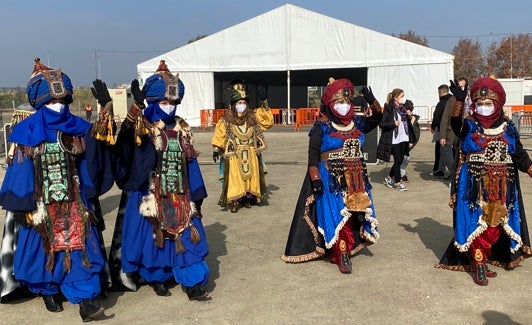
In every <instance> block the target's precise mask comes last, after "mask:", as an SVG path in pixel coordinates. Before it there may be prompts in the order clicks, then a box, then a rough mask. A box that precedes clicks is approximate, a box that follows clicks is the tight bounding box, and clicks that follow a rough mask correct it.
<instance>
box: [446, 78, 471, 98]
mask: <svg viewBox="0 0 532 325" xmlns="http://www.w3.org/2000/svg"><path fill="white" fill-rule="evenodd" d="M449 83H450V85H449V90H450V91H451V92H452V93H453V96H454V97H455V98H456V100H457V101H459V102H464V101H465V100H466V98H467V84H465V87H464V89H462V87H460V85H458V81H456V80H455V81H452V80H449Z"/></svg>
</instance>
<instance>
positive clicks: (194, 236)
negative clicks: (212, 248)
mask: <svg viewBox="0 0 532 325" xmlns="http://www.w3.org/2000/svg"><path fill="white" fill-rule="evenodd" d="M189 228H190V240H191V241H192V244H194V245H196V244H197V243H199V242H200V240H201V236H200V234H199V231H198V229H197V228H196V226H194V224H193V223H191V224H190V227H189Z"/></svg>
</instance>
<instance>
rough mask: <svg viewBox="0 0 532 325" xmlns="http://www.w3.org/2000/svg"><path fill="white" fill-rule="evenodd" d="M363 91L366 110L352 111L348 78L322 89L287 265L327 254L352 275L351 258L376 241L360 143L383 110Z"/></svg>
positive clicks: (377, 233) (352, 90)
mask: <svg viewBox="0 0 532 325" xmlns="http://www.w3.org/2000/svg"><path fill="white" fill-rule="evenodd" d="M362 94H363V97H364V98H365V100H366V102H367V103H369V104H370V109H368V110H366V111H365V114H356V113H355V110H354V106H353V98H354V87H353V84H352V83H351V81H349V80H347V79H338V80H334V79H332V78H331V80H330V82H329V84H328V85H327V87H326V89H325V92H324V93H323V96H322V99H321V101H322V107H323V115H324V118H323V119H322V120H319V121H317V122H316V123H315V124H314V126H313V127H312V129H311V130H310V132H309V149H308V172H307V173H306V175H305V178H304V182H303V185H302V188H301V192H300V195H299V198H298V201H297V204H296V209H295V212H294V217H293V219H292V225H291V227H290V231H289V235H288V240H287V244H286V249H285V253H284V255H282V256H281V259H282V260H283V261H285V262H287V263H301V262H306V261H310V260H314V259H317V258H320V257H322V256H324V255H328V257H329V260H330V262H331V263H334V264H336V265H337V266H338V269H339V271H340V272H341V273H351V271H352V264H351V257H352V256H354V255H355V254H356V253H357V252H358V251H360V250H361V249H362V248H364V247H366V246H369V245H372V244H374V243H376V242H377V240H378V239H379V232H378V227H377V226H378V222H377V218H376V213H375V207H374V204H373V195H372V193H371V184H370V182H369V179H368V174H367V169H366V163H365V159H364V152H363V146H364V141H365V134H366V133H368V132H370V131H371V130H373V129H374V128H375V127H377V126H378V125H379V123H380V121H381V119H382V109H381V107H380V104H379V102H378V101H377V100H376V99H375V97H374V96H373V93H372V92H371V89H370V88H368V87H363V88H362ZM364 106H365V105H364Z"/></svg>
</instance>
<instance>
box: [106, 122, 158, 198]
mask: <svg viewBox="0 0 532 325" xmlns="http://www.w3.org/2000/svg"><path fill="white" fill-rule="evenodd" d="M112 163H113V174H114V177H115V181H116V185H117V186H118V187H119V188H120V189H122V190H126V191H141V190H144V189H146V188H147V186H148V183H149V175H150V173H151V171H152V170H153V167H154V166H155V164H156V163H157V152H156V151H155V146H154V145H153V144H152V143H151V140H150V139H149V138H148V137H147V136H143V137H142V142H141V144H140V145H137V144H136V142H135V129H134V127H133V125H132V124H131V123H130V122H129V121H127V119H126V120H124V122H123V124H122V127H121V128H120V132H119V134H118V138H117V139H116V144H115V145H114V148H113V157H112Z"/></svg>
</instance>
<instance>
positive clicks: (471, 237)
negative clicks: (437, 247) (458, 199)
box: [454, 215, 488, 253]
mask: <svg viewBox="0 0 532 325" xmlns="http://www.w3.org/2000/svg"><path fill="white" fill-rule="evenodd" d="M478 224H479V225H480V226H478V227H477V229H475V231H473V232H472V233H471V235H469V237H468V238H467V241H466V242H465V244H462V245H461V244H459V243H457V242H456V240H455V241H454V247H456V249H458V251H459V252H461V253H465V252H467V251H469V246H471V243H472V242H473V240H475V239H476V238H477V237H478V236H480V234H482V233H483V232H484V231H485V230H486V229H488V224H487V223H486V221H484V220H482V215H480V216H479V217H478Z"/></svg>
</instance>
